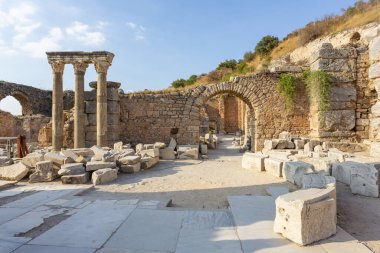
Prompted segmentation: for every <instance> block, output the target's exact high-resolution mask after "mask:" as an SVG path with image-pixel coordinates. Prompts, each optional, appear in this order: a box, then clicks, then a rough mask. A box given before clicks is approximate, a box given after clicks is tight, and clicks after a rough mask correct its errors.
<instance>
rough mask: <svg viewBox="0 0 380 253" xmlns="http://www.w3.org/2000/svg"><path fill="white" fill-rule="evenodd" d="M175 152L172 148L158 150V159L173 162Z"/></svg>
mask: <svg viewBox="0 0 380 253" xmlns="http://www.w3.org/2000/svg"><path fill="white" fill-rule="evenodd" d="M175 155H176V152H175V151H174V149H172V148H162V149H160V158H161V159H163V160H174V159H175Z"/></svg>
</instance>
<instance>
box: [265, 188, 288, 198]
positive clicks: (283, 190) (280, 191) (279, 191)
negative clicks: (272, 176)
mask: <svg viewBox="0 0 380 253" xmlns="http://www.w3.org/2000/svg"><path fill="white" fill-rule="evenodd" d="M265 191H266V192H267V193H268V194H269V195H271V196H272V197H273V198H275V199H276V198H277V197H278V196H280V195H283V194H287V193H289V188H288V187H281V186H270V187H268V188H266V189H265Z"/></svg>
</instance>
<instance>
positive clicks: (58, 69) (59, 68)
mask: <svg viewBox="0 0 380 253" xmlns="http://www.w3.org/2000/svg"><path fill="white" fill-rule="evenodd" d="M50 66H51V68H52V70H53V74H54V73H63V70H64V69H65V63H63V62H60V61H53V62H50Z"/></svg>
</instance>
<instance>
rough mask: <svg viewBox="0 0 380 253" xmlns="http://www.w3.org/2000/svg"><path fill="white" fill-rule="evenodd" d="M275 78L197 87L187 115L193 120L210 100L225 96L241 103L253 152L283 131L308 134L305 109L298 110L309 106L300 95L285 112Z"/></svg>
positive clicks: (248, 78) (269, 75)
mask: <svg viewBox="0 0 380 253" xmlns="http://www.w3.org/2000/svg"><path fill="white" fill-rule="evenodd" d="M278 77H279V74H278V73H271V72H265V73H259V74H254V75H249V76H243V77H235V78H234V80H232V81H230V82H223V83H216V84H211V85H208V86H199V87H197V88H196V89H194V90H193V92H192V93H191V96H192V97H193V99H194V102H193V106H192V109H191V112H190V116H191V117H193V118H194V120H195V119H196V117H197V115H199V107H200V106H202V105H203V104H204V103H205V102H206V101H207V100H208V99H209V98H211V97H213V96H216V95H218V94H223V93H227V94H231V95H233V96H236V97H238V98H239V99H241V100H242V101H244V102H245V104H246V105H247V106H248V108H249V114H250V117H251V120H250V122H252V123H251V124H252V126H251V127H252V128H253V131H254V137H253V136H252V138H253V139H252V144H253V143H254V145H255V148H254V150H261V149H262V148H263V145H264V140H265V139H271V138H277V137H278V135H279V133H281V132H282V131H289V132H293V133H294V134H297V135H307V134H308V131H309V126H308V110H298V109H300V108H303V107H308V104H307V103H305V99H304V96H302V95H299V99H300V102H298V101H297V103H296V108H295V110H294V111H293V112H288V111H286V109H285V104H284V100H283V98H282V96H281V95H280V93H279V92H278V91H277V88H276V87H277V82H278ZM297 99H298V97H297ZM306 111H307V112H306ZM305 112H306V113H305ZM253 122H254V123H253Z"/></svg>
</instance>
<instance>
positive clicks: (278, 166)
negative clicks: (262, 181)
mask: <svg viewBox="0 0 380 253" xmlns="http://www.w3.org/2000/svg"><path fill="white" fill-rule="evenodd" d="M284 162H285V160H282V159H278V158H270V157H269V158H265V160H264V167H265V170H266V172H268V173H269V174H271V175H273V176H276V177H282V166H283V165H284Z"/></svg>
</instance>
